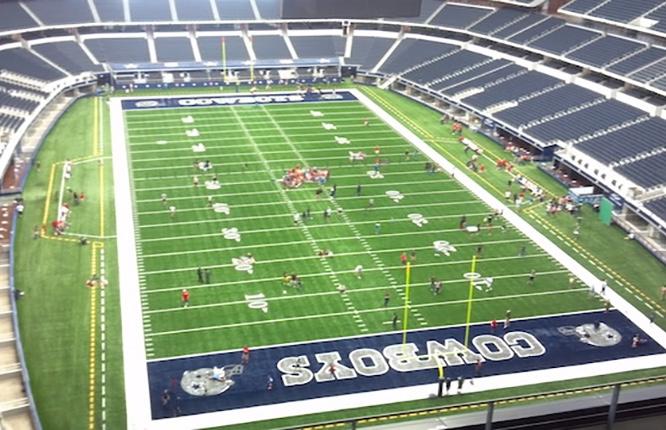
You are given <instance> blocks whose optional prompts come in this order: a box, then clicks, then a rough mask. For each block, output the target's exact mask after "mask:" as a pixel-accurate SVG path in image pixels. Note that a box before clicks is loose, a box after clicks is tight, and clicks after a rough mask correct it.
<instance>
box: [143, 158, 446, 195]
mask: <svg viewBox="0 0 666 430" xmlns="http://www.w3.org/2000/svg"><path fill="white" fill-rule="evenodd" d="M255 163H256V162H254V161H253V162H248V163H247V164H255ZM402 164H421V165H423V163H422V162H419V161H405V162H403V163H402ZM231 165H232V166H236V167H238V166H240V165H241V163H234V164H231ZM218 166H219V164H218ZM326 167H327V168H328V169H332V170H335V169H336V168H338V169H347V168H352V167H355V166H354V165H352V164H349V163H346V164H337V165H329V166H326ZM183 168H185V167H183ZM188 168H189V169H192V165H189V166H188ZM367 168H368V169H371V167H370V166H367ZM139 170H162V171H163V170H164V168H162V169H160V168H159V167H151V168H148V169H139ZM284 171H285V169H273V172H274V173H275V172H276V173H284ZM265 172H266V171H265V170H241V171H236V172H222V173H220V174H219V176H220V177H221V178H223V179H224V178H226V177H227V176H230V175H247V174H258V173H265ZM421 174H423V170H421V169H419V170H413V171H408V172H391V173H389V174H385V177H386V176H389V177H392V176H404V175H421ZM358 177H359V174H358V173H354V174H349V175H335V176H334V178H335V179H339V178H342V179H346V178H357V179H358ZM179 178H190V179H191V178H192V175H191V174H190V175H172V176H156V177H146V178H139V179H136V180H135V181H153V180H163V179H179ZM450 181H452V180H449V179H443V180H442V182H450ZM260 182H261V181H248V182H246V183H248V184H252V183H260ZM263 183H266V181H263ZM381 183H383V182H382V181H380V182H377V184H381ZM224 185H228V183H226V182H224V181H222V186H224ZM190 186H191V184H190ZM190 186H187V185H179V186H170V187H162V188H159V187H153V188H140V189H139V190H135V191H155V190H160V189H166V190H177V189H185V188H190ZM303 189H307V188H301V189H296V190H293V191H299V190H303Z"/></svg>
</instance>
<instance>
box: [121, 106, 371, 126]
mask: <svg viewBox="0 0 666 430" xmlns="http://www.w3.org/2000/svg"><path fill="white" fill-rule="evenodd" d="M317 110H320V111H322V112H323V113H324V116H323V117H311V118H312V119H313V120H324V119H325V118H327V117H335V116H338V115H339V116H343V117H347V116H350V114H351V115H354V114H367V113H368V111H367V110H366V109H360V110H354V109H348V108H344V109H333V110H324V109H321V107H320V108H318V109H317ZM171 113H173V115H168V114H167V115H165V114H164V113H162V114H156V115H147V114H145V113H144V114H143V115H141V116H139V117H138V118H132V117H131V115H130V117H129V121H127V124H128V125H129V128H130V129H131V128H132V125H134V124H139V125H141V124H156V123H157V124H159V123H169V124H173V123H174V121H177V120H180V119H181V118H182V116H183V114H182V112H171ZM144 115H145V116H144ZM276 116H279V117H280V118H292V117H293V118H301V119H302V118H303V111H302V110H296V111H294V113H286V114H283V113H279V114H277V115H276ZM153 117H154V118H155V119H150V120H146V119H145V118H153ZM207 117H210V118H214V119H218V118H219V119H225V118H229V119H231V118H233V116H232V115H226V114H225V113H224V109H222V110H220V109H219V108H213V110H212V111H211V112H206V111H198V112H197V117H196V119H199V118H204V119H206V118H207ZM261 117H262V116H261V115H246V114H245V113H243V118H249V119H252V118H261ZM357 121H358V119H357Z"/></svg>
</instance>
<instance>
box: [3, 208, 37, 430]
mask: <svg viewBox="0 0 666 430" xmlns="http://www.w3.org/2000/svg"><path fill="white" fill-rule="evenodd" d="M17 220H18V212H16V211H14V213H13V215H12V229H11V238H10V242H9V296H10V297H9V300H10V303H11V309H12V324H13V326H14V338H15V339H16V341H15V342H14V344H15V346H16V353H17V355H18V359H19V363H21V377H22V379H23V388H24V390H25V395H26V397H27V398H28V403H29V404H30V406H29V408H30V416H31V418H32V425H33V428H34V429H35V430H42V424H41V421H40V420H39V414H38V413H37V408H36V406H35V399H34V397H33V395H32V389H31V388H30V375H29V373H28V366H27V364H26V361H25V354H24V352H23V343H22V342H21V332H20V329H19V321H18V308H17V307H16V293H15V292H16V290H15V286H14V244H15V239H16V223H17Z"/></svg>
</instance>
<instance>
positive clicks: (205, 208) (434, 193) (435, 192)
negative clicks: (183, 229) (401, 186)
mask: <svg viewBox="0 0 666 430" xmlns="http://www.w3.org/2000/svg"><path fill="white" fill-rule="evenodd" d="M455 193H469V191H467V190H465V189H460V188H459V189H456V190H443V191H421V192H410V193H409V194H407V195H406V196H405V199H403V200H409V197H414V196H424V195H432V196H434V195H439V194H455ZM262 194H269V195H271V194H275V191H250V192H247V193H230V194H223V195H218V197H220V198H221V199H223V200H224V199H226V198H233V197H238V196H247V195H262ZM199 198H200V199H201V200H202V202H203V200H204V199H203V198H201V197H199ZM363 198H364V199H366V198H377V199H380V198H386V199H388V197H386V194H369V195H366V196H363ZM173 200H174V199H169V201H173ZM336 200H357V201H358V200H359V197H356V196H349V197H340V198H336ZM317 201H321V200H317V199H305V200H292V202H294V203H298V204H301V203H314V202H317ZM324 201H325V200H324ZM454 203H455V202H454ZM280 204H284V202H265V203H260V204H259V205H251V204H248V205H233V206H230V208H231V209H233V208H239V207H255V206H271V205H280ZM395 209H400V205H399V204H396V206H395ZM181 212H212V209H211V208H210V207H208V206H202V207H198V208H196V207H195V208H185V209H178V213H181ZM137 213H138V214H139V215H154V214H164V213H167V211H165V210H164V209H161V210H158V211H139V212H137Z"/></svg>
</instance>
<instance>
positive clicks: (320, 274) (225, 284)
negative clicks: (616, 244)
mask: <svg viewBox="0 0 666 430" xmlns="http://www.w3.org/2000/svg"><path fill="white" fill-rule="evenodd" d="M544 255H545V254H541V255H534V254H533V255H531V256H528V257H539V258H540V257H543V256H544ZM508 258H514V259H515V258H519V257H507V258H504V259H508ZM521 258H522V257H521ZM500 259H502V258H500V257H498V258H495V259H490V258H487V259H485V261H492V260H500ZM471 262H472V260H465V261H460V260H457V261H450V262H444V263H442V262H437V263H425V264H419V265H418V267H427V266H435V267H437V266H447V265H454V264H463V263H464V264H465V265H468V264H469V263H471ZM557 266H558V267H561V266H560V265H557ZM387 269H396V270H404V266H402V265H398V266H390V267H387ZM376 271H379V269H378V268H371V269H367V270H365V272H366V273H367V272H376ZM350 273H351V271H350V270H340V271H337V272H335V274H336V275H349V274H350ZM299 276H300V277H301V278H308V279H313V278H319V277H325V276H328V272H318V273H304V274H301V275H299ZM280 279H281V277H279V276H272V277H269V278H249V279H245V280H239V281H226V282H218V283H211V284H203V285H201V284H194V285H189V286H177V287H165V288H152V289H150V290H145V294H146V295H149V294H156V293H164V292H169V291H180V290H182V289H183V288H187V289H188V290H190V289H192V290H195V289H202V288H217V287H229V286H232V285H247V284H251V283H261V282H271V283H273V284H275V282H276V281H279V280H280ZM467 281H468V282H469V279H468V280H467Z"/></svg>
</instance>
